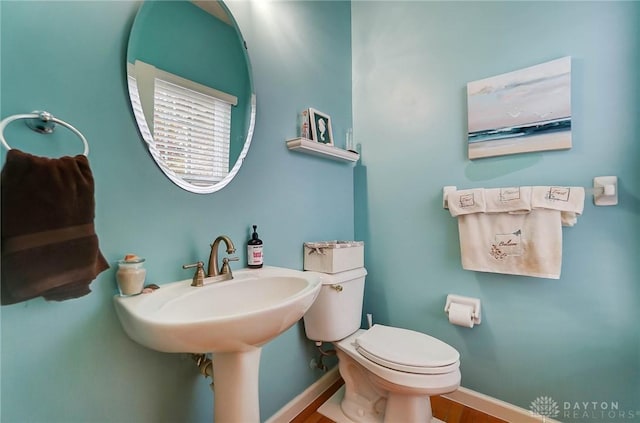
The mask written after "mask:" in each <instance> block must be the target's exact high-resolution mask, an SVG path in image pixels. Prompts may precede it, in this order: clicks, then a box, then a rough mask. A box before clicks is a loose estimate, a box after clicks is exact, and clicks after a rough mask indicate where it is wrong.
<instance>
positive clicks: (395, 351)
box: [354, 324, 460, 374]
mask: <svg viewBox="0 0 640 423" xmlns="http://www.w3.org/2000/svg"><path fill="white" fill-rule="evenodd" d="M354 346H355V347H356V351H358V353H360V354H361V355H362V356H363V357H365V358H367V359H368V360H370V361H372V362H374V363H376V364H379V365H381V366H384V367H387V368H390V369H393V370H397V371H401V372H405V373H417V374H443V373H450V372H453V371H455V370H456V369H458V367H459V365H460V362H459V360H460V354H459V353H458V351H456V350H455V349H454V348H453V347H451V346H450V345H448V344H446V343H444V342H442V341H440V340H439V339H436V338H434V337H432V336H429V335H426V334H424V333H420V332H416V331H412V330H408V329H400V328H395V327H390V326H384V325H378V324H376V325H373V326H372V327H371V328H370V329H369V330H367V331H366V332H364V333H363V334H362V335H360V336H358V337H357V338H356V339H355V343H354Z"/></svg>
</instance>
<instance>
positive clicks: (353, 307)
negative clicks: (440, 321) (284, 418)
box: [303, 267, 461, 423]
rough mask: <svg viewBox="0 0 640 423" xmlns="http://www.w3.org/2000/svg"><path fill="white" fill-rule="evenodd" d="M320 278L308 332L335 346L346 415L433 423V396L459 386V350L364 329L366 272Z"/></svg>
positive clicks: (398, 332)
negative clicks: (343, 383) (320, 281)
mask: <svg viewBox="0 0 640 423" xmlns="http://www.w3.org/2000/svg"><path fill="white" fill-rule="evenodd" d="M320 275H321V280H322V288H321V289H320V294H318V298H317V299H316V301H315V302H314V303H313V305H312V306H311V308H310V309H309V310H308V311H307V313H306V314H305V315H304V318H303V319H304V327H305V332H306V335H307V338H309V339H311V340H313V341H316V344H317V345H320V343H321V342H332V343H333V345H334V347H335V350H336V354H337V356H338V369H339V372H340V375H341V376H342V378H343V379H344V382H345V390H344V399H343V400H342V402H341V404H340V407H341V410H342V413H343V414H344V415H345V416H346V417H347V418H348V419H350V420H352V421H354V422H385V423H430V422H431V421H432V418H433V417H432V413H431V403H430V399H429V397H430V396H431V395H439V394H445V393H448V392H453V391H455V390H456V389H457V388H458V387H459V386H460V377H461V376H460V369H459V367H460V354H459V353H458V351H456V350H455V349H454V348H453V347H451V346H450V345H448V344H446V343H444V342H442V341H440V340H438V339H436V338H433V337H431V336H429V335H426V334H424V333H420V332H416V331H412V330H408V329H400V328H395V327H390V326H384V325H379V324H375V325H373V326H372V327H371V328H369V329H367V330H364V329H360V322H361V319H362V302H363V298H364V281H365V276H366V275H367V271H366V269H365V268H364V267H361V268H357V269H352V270H348V271H344V272H340V273H334V274H327V273H320ZM436 421H437V420H436Z"/></svg>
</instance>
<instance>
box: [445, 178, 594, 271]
mask: <svg viewBox="0 0 640 423" xmlns="http://www.w3.org/2000/svg"><path fill="white" fill-rule="evenodd" d="M478 190H481V189H474V190H463V191H462V194H457V193H459V192H460V191H456V192H454V193H451V194H449V211H450V212H451V215H452V216H456V217H457V218H458V230H459V237H460V252H461V259H462V267H463V268H464V269H467V270H474V271H478V272H493V273H504V274H511V275H525V276H533V277H539V278H549V279H559V278H560V271H561V268H562V222H563V216H574V217H575V218H577V216H578V215H579V214H581V213H582V209H583V207H584V189H582V188H579V187H570V188H567V187H510V188H494V189H484V190H482V191H483V192H482V193H479V192H478ZM536 191H539V192H537V193H536V194H534V192H536ZM542 191H544V192H545V193H546V194H545V193H543V192H542ZM470 193H472V194H473V196H474V197H477V198H482V201H483V204H484V211H481V210H480V209H481V208H480V207H477V206H476V207H475V209H476V210H477V211H471V212H469V211H470V210H473V209H474V207H472V206H469V207H466V208H465V207H459V205H460V204H465V203H464V202H463V201H458V202H456V201H457V200H458V198H459V197H463V198H466V197H464V196H468V195H469V194H470ZM549 193H551V194H549ZM536 195H537V197H536ZM452 198H453V199H454V201H453V203H452V202H451V199H452ZM534 198H536V200H535V201H534ZM452 205H453V208H452Z"/></svg>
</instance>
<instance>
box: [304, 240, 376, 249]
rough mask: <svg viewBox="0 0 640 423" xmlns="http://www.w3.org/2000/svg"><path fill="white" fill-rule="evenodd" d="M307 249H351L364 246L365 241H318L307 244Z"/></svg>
mask: <svg viewBox="0 0 640 423" xmlns="http://www.w3.org/2000/svg"><path fill="white" fill-rule="evenodd" d="M304 246H305V247H308V248H332V249H333V248H350V247H361V246H364V241H318V242H305V243H304Z"/></svg>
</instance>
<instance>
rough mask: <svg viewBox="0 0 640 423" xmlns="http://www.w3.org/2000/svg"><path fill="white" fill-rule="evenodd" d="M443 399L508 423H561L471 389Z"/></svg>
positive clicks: (453, 393)
mask: <svg viewBox="0 0 640 423" xmlns="http://www.w3.org/2000/svg"><path fill="white" fill-rule="evenodd" d="M442 397H443V398H447V399H450V400H451V401H455V402H457V403H460V404H462V405H464V406H465V407H469V408H473V409H474V410H478V411H481V412H483V413H485V414H488V415H490V416H493V417H497V418H499V419H502V420H505V421H508V422H518V423H539V422H544V423H560V422H558V421H556V420H553V419H551V418H549V417H544V416H540V415H536V414H533V413H532V412H531V411H529V410H525V409H524V408H520V407H518V406H516V405H513V404H509V403H508V402H504V401H500V400H499V399H496V398H493V397H490V396H488V395H484V394H481V393H480V392H476V391H472V390H471V389H467V388H464V387H462V386H461V387H460V388H458V389H457V390H455V391H453V392H451V393H449V394H444V395H442Z"/></svg>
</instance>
